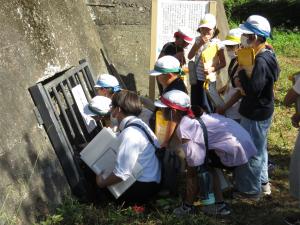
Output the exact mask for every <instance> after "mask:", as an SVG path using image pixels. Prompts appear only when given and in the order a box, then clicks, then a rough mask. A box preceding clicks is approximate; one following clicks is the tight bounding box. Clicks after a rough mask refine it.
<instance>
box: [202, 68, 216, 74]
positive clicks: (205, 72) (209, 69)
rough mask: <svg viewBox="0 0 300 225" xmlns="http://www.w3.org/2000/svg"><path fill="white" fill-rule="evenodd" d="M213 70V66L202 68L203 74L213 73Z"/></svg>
mask: <svg viewBox="0 0 300 225" xmlns="http://www.w3.org/2000/svg"><path fill="white" fill-rule="evenodd" d="M214 70H215V68H214V67H213V66H211V67H208V68H205V69H204V75H205V76H208V75H209V74H211V73H213V72H214Z"/></svg>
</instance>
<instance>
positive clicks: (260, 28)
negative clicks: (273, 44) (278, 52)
mask: <svg viewBox="0 0 300 225" xmlns="http://www.w3.org/2000/svg"><path fill="white" fill-rule="evenodd" d="M239 28H240V29H241V30H242V33H243V34H256V35H258V36H262V37H265V38H268V37H271V26H270V23H269V21H268V20H267V19H266V18H265V17H263V16H259V15H252V16H249V17H248V19H247V20H246V22H245V23H243V24H240V27H239Z"/></svg>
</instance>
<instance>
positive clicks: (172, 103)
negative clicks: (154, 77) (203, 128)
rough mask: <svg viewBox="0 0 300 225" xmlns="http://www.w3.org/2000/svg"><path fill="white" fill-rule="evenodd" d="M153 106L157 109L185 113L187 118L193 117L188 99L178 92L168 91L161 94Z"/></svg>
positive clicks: (181, 92)
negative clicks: (169, 109) (168, 109)
mask: <svg viewBox="0 0 300 225" xmlns="http://www.w3.org/2000/svg"><path fill="white" fill-rule="evenodd" d="M154 105H155V106H156V107H159V108H171V109H176V110H180V111H183V112H186V113H187V115H188V116H190V117H194V113H193V111H192V110H191V100H190V97H189V96H188V95H187V94H186V93H184V92H183V91H179V90H172V91H168V92H166V93H165V94H163V95H162V96H161V97H160V99H159V100H157V101H155V102H154Z"/></svg>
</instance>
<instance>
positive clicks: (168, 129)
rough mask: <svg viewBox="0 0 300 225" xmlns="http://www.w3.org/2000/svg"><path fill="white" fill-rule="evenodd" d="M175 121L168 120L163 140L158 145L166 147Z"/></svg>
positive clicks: (174, 127)
mask: <svg viewBox="0 0 300 225" xmlns="http://www.w3.org/2000/svg"><path fill="white" fill-rule="evenodd" d="M176 126H177V123H176V122H174V121H168V125H167V130H166V134H165V138H164V142H163V143H162V144H161V146H160V147H167V146H168V145H169V142H170V140H171V137H172V135H173V133H174V131H175V129H176Z"/></svg>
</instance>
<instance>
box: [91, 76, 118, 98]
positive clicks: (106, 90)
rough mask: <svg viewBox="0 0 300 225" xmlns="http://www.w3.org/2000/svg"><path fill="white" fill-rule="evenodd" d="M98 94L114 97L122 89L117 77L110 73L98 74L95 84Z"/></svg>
mask: <svg viewBox="0 0 300 225" xmlns="http://www.w3.org/2000/svg"><path fill="white" fill-rule="evenodd" d="M94 88H95V90H96V93H97V95H100V96H105V97H108V98H112V95H113V94H114V93H116V92H119V91H120V90H121V88H120V84H119V81H118V80H117V78H115V77H114V76H112V75H110V74H101V75H99V76H98V78H97V81H96V84H95V86H94Z"/></svg>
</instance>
